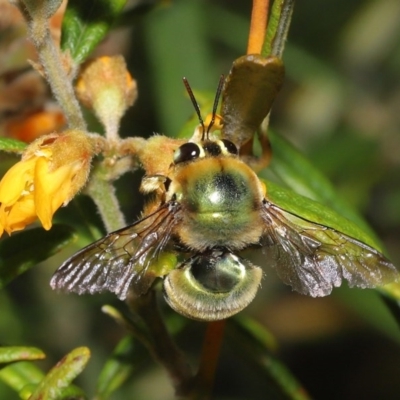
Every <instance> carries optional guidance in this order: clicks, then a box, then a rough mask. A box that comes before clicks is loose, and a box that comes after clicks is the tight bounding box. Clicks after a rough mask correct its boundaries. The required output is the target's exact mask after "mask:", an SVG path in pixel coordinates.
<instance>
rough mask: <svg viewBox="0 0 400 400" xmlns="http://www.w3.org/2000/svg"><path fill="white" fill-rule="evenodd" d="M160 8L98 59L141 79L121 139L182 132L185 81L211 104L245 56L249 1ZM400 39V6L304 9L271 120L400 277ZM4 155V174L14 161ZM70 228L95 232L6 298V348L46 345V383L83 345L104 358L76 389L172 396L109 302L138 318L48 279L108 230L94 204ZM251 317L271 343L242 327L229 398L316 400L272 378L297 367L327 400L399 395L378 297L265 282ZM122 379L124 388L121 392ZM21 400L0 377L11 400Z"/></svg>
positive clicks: (190, 341)
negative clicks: (116, 62) (312, 292)
mask: <svg viewBox="0 0 400 400" xmlns="http://www.w3.org/2000/svg"><path fill="white" fill-rule="evenodd" d="M146 6H147V8H146V13H143V12H142V11H141V12H140V13H139V12H135V8H132V9H130V10H127V12H126V15H124V16H123V18H121V23H120V25H118V29H116V31H115V32H114V33H113V34H112V35H111V36H110V37H109V38H108V39H107V40H106V41H105V42H104V43H103V44H102V45H101V47H100V49H99V50H98V51H99V52H101V53H102V54H103V53H108V54H114V53H119V52H123V53H124V54H125V56H126V57H127V59H128V63H129V69H130V71H131V72H132V74H133V75H134V77H135V78H136V79H137V81H138V86H139V99H138V101H137V103H136V105H135V106H134V107H133V108H132V109H131V110H130V111H129V112H128V114H127V115H126V116H125V117H124V120H123V126H122V131H123V134H124V135H125V136H133V135H135V136H145V137H146V136H150V135H151V134H152V133H153V132H158V133H163V134H166V135H170V136H174V135H176V134H177V133H178V132H179V131H180V130H181V128H182V126H183V125H184V123H185V122H186V121H187V120H188V119H189V118H190V117H191V115H192V113H193V110H192V108H191V105H190V102H189V101H188V99H187V96H186V95H185V91H184V88H183V85H182V83H181V79H182V77H183V76H186V77H187V78H188V79H189V81H190V83H191V85H192V87H193V88H194V89H195V90H196V91H198V92H199V93H203V92H205V93H207V92H208V93H212V92H213V91H214V88H215V86H216V83H217V81H218V79H219V76H220V74H221V73H224V74H226V73H227V72H228V71H229V69H230V65H231V63H232V61H233V60H234V59H235V58H237V57H238V56H240V55H242V54H244V53H245V49H246V41H247V33H248V26H249V15H250V8H251V4H250V1H248V2H230V1H226V0H225V1H223V0H218V1H216V0H214V1H211V0H192V1H190V2H189V1H184V0H175V1H172V2H162V3H160V4H157V5H156V6H154V7H152V8H151V7H148V4H147V5H146ZM399 38H400V3H399V2H398V1H396V0H380V1H371V0H369V1H366V0H357V1H352V2H348V1H344V0H340V1H334V0H325V1H324V2H320V1H317V0H303V1H301V2H300V1H299V2H298V4H296V7H295V12H294V16H293V22H292V27H291V29H290V33H289V40H288V43H287V46H286V49H285V53H284V62H285V67H286V81H285V85H284V88H283V90H282V92H281V94H280V95H279V96H278V99H277V101H276V103H275V106H274V108H273V112H272V116H271V126H272V127H273V129H274V131H275V132H279V133H280V134H282V135H283V136H284V137H285V138H286V139H287V140H289V141H290V142H292V143H294V144H295V145H296V146H297V147H298V148H300V149H301V150H302V151H303V153H304V154H305V155H306V156H307V157H308V158H309V160H310V161H311V162H312V163H313V164H314V165H316V166H317V168H318V169H319V170H320V171H321V172H322V173H324V174H325V175H327V176H328V177H329V178H330V179H331V181H332V182H333V184H334V186H335V188H336V189H337V191H338V192H339V194H340V196H341V197H342V198H343V199H345V201H347V202H348V203H350V204H351V205H352V206H353V207H354V208H356V209H357V210H358V211H360V212H361V213H362V214H363V215H364V216H365V218H366V219H367V221H368V222H369V223H370V224H371V226H372V227H373V229H374V230H375V231H376V232H377V233H378V236H379V237H380V239H381V240H382V242H383V244H384V246H385V247H386V249H387V250H388V254H390V256H391V259H392V260H393V261H394V263H395V264H396V265H400V242H399V238H400V179H399V177H400V157H399V153H400V134H399V131H400V119H399V115H400V114H399V109H400V40H399ZM205 97H206V98H207V96H205ZM204 114H205V113H204ZM1 157H2V158H1V159H0V172H3V171H5V170H6V169H7V168H8V167H9V166H10V163H11V162H12V159H13V158H12V156H7V158H5V157H4V156H3V154H2V155H1ZM273 172H274V171H273ZM275 172H276V171H275ZM137 175H138V174H135V175H134V176H132V175H131V176H127V177H123V178H122V179H121V180H120V182H119V186H118V195H119V198H120V199H121V201H122V203H123V208H124V210H126V215H127V217H128V220H129V221H131V220H133V219H134V218H135V217H136V216H138V215H139V213H140V209H141V205H142V200H141V199H140V198H139V196H138V194H137V193H138V192H137V187H138V179H139V178H140V177H139V176H137ZM272 175H273V174H272ZM56 220H58V221H60V222H68V221H73V220H75V221H77V224H76V229H77V230H78V231H79V232H80V233H81V234H80V236H79V238H78V240H77V242H76V243H75V244H74V245H71V246H69V247H68V248H66V249H64V250H63V251H61V252H60V253H58V254H56V255H55V256H53V257H52V258H51V259H49V260H47V261H45V262H43V263H41V264H39V265H38V266H37V267H35V268H34V269H33V270H30V271H28V272H26V273H25V274H23V275H22V276H20V277H19V278H18V279H16V280H15V281H13V282H12V283H11V284H10V285H8V286H7V287H6V288H5V289H3V290H2V291H1V292H0V345H7V346H20V345H24V346H35V347H38V348H40V349H42V350H43V351H44V352H45V353H46V355H47V358H46V359H45V360H44V361H40V362H37V363H36V364H35V365H38V366H40V368H41V370H43V371H49V370H51V368H52V366H53V365H54V364H55V363H56V362H57V361H58V360H59V359H60V358H61V357H62V356H63V355H64V354H67V353H69V352H70V351H71V349H73V348H76V347H78V346H81V345H84V346H87V347H89V348H90V349H91V353H92V357H91V361H90V363H89V364H88V366H87V367H86V369H85V371H84V372H83V373H82V374H81V375H80V376H79V378H78V380H77V384H78V385H79V386H81V387H83V388H85V392H86V393H88V394H89V398H93V397H94V396H97V397H95V398H97V399H106V398H111V399H113V400H120V399H121V400H122V399H138V400H142V399H143V400H144V399H146V400H153V399H154V400H157V399H160V400H161V399H162V400H167V399H170V398H173V394H172V388H171V387H170V385H169V382H168V379H167V377H166V374H165V372H164V371H162V370H161V369H159V368H158V367H157V366H156V365H155V364H154V363H153V362H151V361H149V358H148V357H147V356H146V351H145V349H144V348H143V346H142V345H141V344H139V343H136V342H133V341H131V340H130V339H126V338H124V336H125V332H124V330H123V328H121V327H120V326H117V325H116V324H115V322H114V321H112V320H111V319H110V318H109V317H108V316H106V315H104V314H102V313H101V306H102V305H103V304H104V303H106V302H109V303H110V304H112V305H115V306H116V307H117V308H123V307H124V306H123V305H121V304H120V302H118V300H117V299H116V298H115V297H114V296H113V295H111V294H105V295H98V296H82V297H78V296H76V295H69V296H67V295H64V294H57V293H54V292H52V291H51V290H50V287H49V284H48V282H49V279H50V277H51V275H52V273H53V272H54V270H55V269H56V268H57V266H59V265H60V264H61V262H62V261H63V260H65V259H66V258H67V257H68V255H70V254H72V253H73V252H74V251H76V250H77V249H78V248H80V247H82V246H83V245H84V244H86V243H88V242H90V241H92V240H93V239H94V238H95V237H96V236H98V232H99V231H101V230H102V229H103V228H102V226H101V223H100V222H99V220H98V217H97V215H96V211H95V210H94V206H93V205H92V204H91V202H90V201H89V200H87V199H84V198H81V199H78V200H77V201H75V202H74V204H71V205H69V206H68V208H66V209H62V210H60V211H59V212H58V213H57V214H56ZM78 222H79V223H78ZM0 240H1V241H2V242H3V241H5V240H7V238H2V239H0ZM21 250H22V249H21ZM163 311H164V313H165V315H166V316H167V320H168V323H169V325H170V328H171V330H173V331H176V332H179V334H177V340H178V343H179V345H181V346H182V348H183V349H184V350H185V351H186V352H187V353H188V354H190V355H191V358H192V359H193V360H194V363H196V359H197V358H196V357H197V355H198V352H199V347H200V345H201V340H202V334H203V330H204V328H203V324H201V323H197V322H188V323H185V321H183V319H182V318H180V317H179V318H178V317H177V316H176V315H174V314H173V313H172V312H171V311H170V310H168V309H164V310H163ZM244 313H246V314H248V315H251V316H252V317H253V318H254V320H256V321H257V324H259V325H257V327H251V328H248V331H250V332H251V335H250V336H251V337H252V338H254V337H261V338H264V341H265V343H263V344H262V345H261V344H260V343H258V342H257V343H251V344H250V345H244V344H243V343H246V341H245V340H241V339H242V338H243V337H244V336H243V335H246V333H243V329H244V328H243V326H247V325H246V324H242V325H240V326H241V328H240V329H238V327H237V323H236V322H234V321H232V322H231V324H230V327H229V329H228V334H227V338H226V344H225V346H224V349H223V353H222V357H221V361H220V366H219V369H218V372H217V378H216V388H215V398H218V399H244V398H246V399H255V400H256V399H265V398H272V399H291V398H304V397H296V396H297V395H299V396H301V395H302V394H303V393H301V389H299V388H298V387H297V386H296V384H295V383H293V382H292V381H290V382H289V383H285V382H286V381H285V382H283V383H282V386H280V385H279V384H277V381H279V379H275V380H274V379H273V376H274V374H273V373H272V371H278V372H277V376H278V377H280V378H282V377H285V376H290V374H288V375H286V369H288V370H290V371H291V373H292V374H293V375H294V376H295V377H296V378H297V379H298V381H300V382H301V384H302V385H303V386H304V387H305V388H306V390H307V391H308V392H309V394H310V396H311V397H312V398H315V399H324V400H330V399H332V400H333V399H340V400H347V399H353V398H362V399H371V400H373V399H377V398H384V399H385V400H391V399H393V400H394V399H398V398H399V396H400V381H399V379H398V376H399V373H400V347H399V344H400V335H399V331H398V327H397V325H396V322H395V321H394V319H393V317H392V316H391V314H390V312H389V310H388V309H387V308H386V307H385V306H384V304H383V302H382V301H381V300H380V298H379V297H378V294H377V292H375V291H372V290H365V291H363V290H358V289H351V290H349V289H347V288H341V289H337V290H335V293H334V294H333V295H332V296H329V297H328V298H323V299H309V298H306V297H304V296H300V295H297V294H295V293H292V292H290V289H288V288H286V287H284V286H283V285H282V284H281V283H280V282H279V281H278V280H277V279H276V278H275V276H274V273H273V272H272V271H267V278H266V279H264V282H263V288H262V291H260V293H259V294H258V296H257V299H256V300H255V302H254V303H253V304H252V305H251V306H250V307H249V309H248V310H247V311H245V312H244ZM259 329H261V332H260V330H259ZM266 329H267V330H268V331H266ZM248 331H247V332H248ZM247 334H248V333H247ZM271 335H272V336H273V337H274V340H271ZM260 341H261V340H260ZM247 343H248V341H247ZM275 343H279V345H278V348H277V347H276V345H275ZM115 348H116V349H115ZM114 349H115V350H114ZM260 349H261V350H260ZM121 354H122V355H121ZM127 354H129V355H130V358H129V361H128V362H127V360H126V355H127ZM261 354H262V357H261V356H260V355H261ZM256 355H259V356H260V357H256ZM107 359H108V361H107V362H106V360H107ZM277 359H279V360H280V361H279V362H277V361H276V360H277ZM132 363H134V365H133V364H132ZM281 363H283V364H284V365H285V367H282V365H283V364H281ZM11 365H14V366H17V364H11ZM2 366H3V365H0V368H1V367H2ZM103 367H104V368H103ZM7 368H9V367H7ZM1 371H4V369H3V370H1ZM1 371H0V372H1ZM35 371H36V370H35ZM101 371H102V372H101ZM100 372H101V373H100ZM35 373H37V371H36V372H35ZM99 375H100V377H102V378H101V379H100V382H99V381H98V376H99ZM48 376H49V375H48ZM50 378H51V375H50ZM37 381H39V379H38V380H37ZM120 383H124V384H123V386H122V387H121V388H118V387H119V384H120ZM282 387H283V388H285V389H288V388H289V387H290V388H293V390H292V391H289V390H281V389H282ZM114 389H117V390H116V391H115V392H114ZM297 391H300V392H299V393H297ZM95 393H96V394H95ZM109 393H112V394H111V396H110V397H107V396H108V394H109ZM17 398H19V396H18V395H17V394H16V392H15V391H13V390H11V389H10V388H9V387H8V386H7V385H5V384H4V383H2V382H1V381H0V399H7V400H8V399H10V400H11V399H17Z"/></svg>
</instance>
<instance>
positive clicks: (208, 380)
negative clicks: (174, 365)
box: [196, 319, 226, 399]
mask: <svg viewBox="0 0 400 400" xmlns="http://www.w3.org/2000/svg"><path fill="white" fill-rule="evenodd" d="M225 324H226V320H225V319H223V320H221V321H214V322H210V323H209V324H208V325H207V330H206V334H205V338H204V343H203V350H202V353H201V359H200V366H199V371H198V373H197V375H196V382H197V385H196V386H197V388H198V390H199V391H200V392H202V394H203V397H201V398H202V399H208V398H211V392H212V388H213V386H214V379H215V371H216V369H217V365H218V359H219V354H220V350H221V345H222V340H223V337H224V329H225Z"/></svg>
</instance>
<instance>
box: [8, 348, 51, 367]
mask: <svg viewBox="0 0 400 400" xmlns="http://www.w3.org/2000/svg"><path fill="white" fill-rule="evenodd" d="M45 357H46V355H45V354H44V353H43V352H42V350H40V349H37V348H36V347H12V346H10V347H0V364H3V363H9V362H13V361H21V360H41V359H43V358H45Z"/></svg>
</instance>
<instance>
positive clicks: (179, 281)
mask: <svg viewBox="0 0 400 400" xmlns="http://www.w3.org/2000/svg"><path fill="white" fill-rule="evenodd" d="M254 57H255V56H246V57H245V60H244V61H245V63H247V64H249V65H250V67H251V68H253V67H254ZM260 58H261V57H260ZM257 63H259V64H260V63H261V64H262V65H263V66H262V68H264V67H265V65H267V66H268V65H270V64H268V63H270V60H268V61H267V62H266V61H265V59H261V60H260V59H259V58H257V59H256V64H257ZM274 63H275V64H274V65H273V68H274V71H275V72H276V73H278V75H279V74H281V73H282V67H281V64H279V62H278V66H277V64H276V61H274ZM234 67H235V65H234ZM255 68H256V69H257V68H259V67H258V66H256V67H255ZM268 68H270V67H268ZM268 68H267V69H268ZM277 71H278V72H277ZM279 71H280V72H279ZM270 73H271V71H270V69H269V70H268V74H270ZM268 76H270V75H268ZM258 80H259V77H257V81H258ZM233 81H234V79H233ZM230 82H232V80H231V81H230ZM228 83H229V80H228ZM231 85H232V84H231ZM240 85H242V83H240ZM278 85H279V84H278V83H277V84H276V85H275V86H276V88H275V89H276V90H278V88H277V86H278ZM231 88H232V86H229V85H228V88H227V89H225V90H226V91H228V92H229V90H231ZM221 90H222V80H221V83H220V86H219V89H218V91H217V96H216V100H215V104H214V111H213V113H212V117H211V121H210V122H209V123H206V124H205V123H204V122H203V120H202V118H201V115H200V111H199V108H198V105H197V103H196V101H195V99H194V96H193V94H192V92H191V90H190V89H188V91H189V94H190V95H191V97H192V101H193V104H194V105H195V108H196V111H197V113H198V116H199V119H200V125H199V126H198V127H197V128H196V130H195V133H194V135H193V137H192V138H191V139H190V140H189V141H186V142H184V143H182V144H181V145H180V146H179V147H178V148H177V149H176V150H175V152H174V153H173V156H172V159H171V160H170V161H171V165H170V167H169V168H168V170H167V172H166V173H165V175H159V174H157V175H152V176H145V177H144V178H143V181H142V191H144V192H146V193H153V195H154V199H153V201H152V202H151V203H150V204H149V205H148V206H147V207H146V209H145V211H144V213H143V216H142V217H141V219H139V220H138V221H137V222H135V223H133V224H132V225H130V226H128V227H125V228H122V229H120V230H118V231H115V232H112V233H109V234H108V235H107V236H105V237H104V238H102V239H100V240H98V241H96V242H95V243H93V244H91V245H89V246H87V247H85V248H84V249H82V250H81V251H79V252H78V253H77V254H75V255H73V256H72V257H71V258H70V259H69V260H67V261H66V262H65V263H64V264H63V265H61V267H60V268H59V269H58V270H57V271H56V272H55V274H54V276H53V277H52V280H51V286H52V288H53V289H63V290H66V291H69V292H77V293H79V294H82V293H97V292H103V291H110V292H114V293H115V294H116V295H117V296H118V297H119V298H120V299H121V300H124V299H126V297H127V296H128V293H130V292H132V293H134V294H135V295H138V296H140V295H142V294H144V293H146V292H147V291H148V290H149V289H150V287H151V286H152V285H153V283H154V282H155V281H156V279H157V278H162V279H163V291H164V297H165V299H166V301H167V303H168V304H169V305H170V306H171V307H172V308H173V309H174V310H176V311H177V312H179V313H181V314H182V315H185V316H187V317H190V318H193V319H197V320H203V321H212V320H220V319H224V318H228V317H230V316H232V315H234V314H236V313H237V312H239V311H241V310H242V309H244V308H245V307H246V306H247V305H248V304H249V303H250V302H251V301H252V300H253V298H254V297H255V295H256V293H257V291H258V288H259V286H260V284H261V280H262V277H263V270H262V269H261V268H260V267H259V266H257V265H254V264H253V263H252V262H250V261H249V260H248V259H247V258H246V257H245V256H243V251H245V250H247V249H253V250H254V251H260V252H261V254H262V257H263V258H264V260H265V261H264V264H265V265H271V266H274V267H275V268H276V270H277V272H278V275H279V277H280V278H281V279H282V281H283V282H284V283H286V284H288V285H290V286H292V288H293V289H294V290H295V291H297V292H299V293H302V294H305V295H310V296H313V297H320V296H326V295H328V294H330V293H331V291H332V289H333V288H334V287H338V286H340V285H341V284H342V281H343V280H344V279H345V280H347V281H348V283H349V285H350V286H357V287H362V288H367V287H376V286H379V285H383V284H386V283H388V282H391V281H395V280H398V278H399V272H398V270H397V269H396V268H395V266H394V265H393V264H392V263H391V262H390V261H389V260H388V259H387V258H386V257H385V256H384V255H383V254H381V253H380V252H379V251H377V250H375V249H374V248H373V247H371V246H370V245H368V244H366V243H363V242H361V241H359V240H358V239H355V238H354V237H351V236H349V235H347V234H345V233H342V232H340V231H339V230H337V229H335V227H329V226H325V225H322V224H320V223H317V222H313V221H311V220H308V219H305V218H303V217H301V216H299V215H295V214H294V213H292V212H291V211H290V210H288V209H284V208H282V207H280V206H279V205H277V204H276V203H274V201H273V200H272V199H271V197H270V196H269V194H268V192H267V188H266V185H265V184H264V182H263V181H261V180H260V179H259V178H258V176H257V174H256V173H255V172H254V170H253V168H251V166H250V165H249V164H248V163H247V162H246V158H244V157H243V156H242V155H241V153H240V151H239V150H240V149H238V146H237V144H235V143H234V142H233V141H232V140H231V139H230V138H231V137H232V136H233V135H232V134H230V133H229V132H232V131H233V130H234V129H239V128H238V125H240V123H241V122H240V121H239V123H238V122H237V121H236V119H235V118H234V117H232V115H231V114H230V111H229V110H231V109H232V106H231V105H229V104H228V106H227V105H226V103H225V108H224V106H223V108H222V111H223V115H222V118H223V121H224V123H225V117H224V114H225V115H226V116H227V117H226V120H227V121H228V122H229V120H230V119H231V120H232V121H233V122H232V123H230V122H229V123H228V125H232V124H236V125H235V127H234V129H233V128H232V127H231V130H229V129H230V128H229V126H228V128H225V129H226V131H225V132H227V133H226V135H225V137H224V135H222V137H219V136H216V135H213V134H212V128H213V127H214V128H215V126H214V125H217V123H216V122H215V121H216V119H217V116H216V107H217V104H218V97H219V94H220V92H221ZM243 96H245V95H243ZM248 100H249V99H248V98H246V99H245V100H244V101H245V102H246V104H247V102H248ZM257 101H259V99H258V100H257ZM239 102H240V100H239ZM266 103H268V104H265V107H264V110H263V111H256V112H255V113H254V112H253V111H252V112H253V114H254V115H256V117H254V115H253V116H252V117H251V118H250V119H251V121H250V122H249V123H245V125H246V126H245V127H243V126H242V127H241V128H240V129H241V136H240V135H239V139H238V141H239V143H240V145H242V144H243V142H245V141H246V140H247V139H248V137H249V135H250V133H246V129H247V130H248V132H251V134H253V131H252V129H253V126H254V125H256V124H257V123H261V121H262V119H263V118H264V117H265V115H266V113H268V111H269V108H270V106H271V100H267V101H266ZM224 110H225V111H224ZM235 112H236V111H235ZM245 112H246V113H248V111H245ZM238 113H239V114H240V113H241V111H240V110H239V111H238ZM240 118H241V117H240ZM257 119H258V120H257ZM255 120H257V121H256V122H254V121H255ZM242 122H243V121H242ZM242 125H243V124H242ZM246 127H247V128H246ZM246 135H247V136H246ZM310 202H312V201H311V200H310Z"/></svg>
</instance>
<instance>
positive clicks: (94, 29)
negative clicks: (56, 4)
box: [61, 0, 126, 64]
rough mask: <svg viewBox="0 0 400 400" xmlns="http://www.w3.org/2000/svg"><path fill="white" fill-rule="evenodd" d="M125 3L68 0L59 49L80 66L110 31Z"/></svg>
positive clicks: (117, 0)
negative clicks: (68, 52)
mask: <svg viewBox="0 0 400 400" xmlns="http://www.w3.org/2000/svg"><path fill="white" fill-rule="evenodd" d="M125 4H126V0H111V1H110V0H90V1H80V0H70V1H69V2H68V7H67V10H66V12H65V16H64V20H63V25H62V36H61V48H62V50H63V51H66V50H69V51H70V54H71V56H72V58H73V60H74V61H75V63H76V64H81V63H82V62H83V61H84V60H85V59H86V58H87V57H88V56H89V54H90V53H91V52H92V51H93V50H94V48H95V47H96V46H97V45H98V44H99V43H100V41H101V40H102V39H103V38H104V37H105V35H106V34H107V33H108V31H109V30H110V29H111V27H112V25H113V23H114V21H115V19H116V18H117V17H118V16H119V15H120V13H121V12H122V9H123V8H124V6H125Z"/></svg>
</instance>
